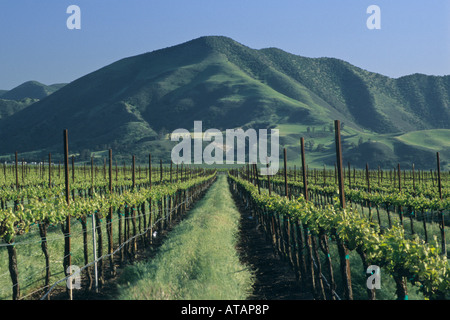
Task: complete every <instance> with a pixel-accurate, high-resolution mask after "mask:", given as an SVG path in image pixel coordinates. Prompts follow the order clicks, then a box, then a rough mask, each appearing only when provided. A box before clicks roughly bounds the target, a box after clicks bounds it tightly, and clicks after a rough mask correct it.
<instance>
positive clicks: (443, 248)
mask: <svg viewBox="0 0 450 320" xmlns="http://www.w3.org/2000/svg"><path fill="white" fill-rule="evenodd" d="M436 160H437V172H438V189H439V199H440V200H442V185H441V165H440V159H439V152H437V153H436ZM440 214H441V225H440V229H441V238H442V240H441V241H442V255H444V256H447V247H446V243H445V218H444V211H442V210H441V212H440Z"/></svg>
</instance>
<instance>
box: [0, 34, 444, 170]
mask: <svg viewBox="0 0 450 320" xmlns="http://www.w3.org/2000/svg"><path fill="white" fill-rule="evenodd" d="M8 94H10V92H8ZM449 95H450V76H446V77H434V76H425V75H411V76H407V77H402V78H399V79H392V78H389V77H385V76H383V75H379V74H375V73H370V72H368V71H365V70H363V69H360V68H357V67H355V66H352V65H351V64H349V63H347V62H345V61H341V60H337V59H332V58H317V59H313V58H305V57H301V56H296V55H293V54H290V53H287V52H284V51H282V50H280V49H276V48H268V49H262V50H255V49H251V48H249V47H247V46H245V45H242V44H240V43H237V42H236V41H234V40H232V39H230V38H226V37H201V38H198V39H194V40H192V41H189V42H186V43H183V44H180V45H176V46H173V47H169V48H165V49H161V50H157V51H154V52H149V53H145V54H142V55H138V56H134V57H129V58H125V59H122V60H120V61H117V62H115V63H113V64H111V65H108V66H106V67H104V68H101V69H99V70H97V71H95V72H92V73H90V74H88V75H86V76H84V77H82V78H80V79H77V80H75V81H73V82H72V83H70V84H68V85H66V86H64V87H62V88H60V89H59V90H58V91H56V92H54V93H53V94H51V95H49V96H47V97H45V98H43V99H42V100H41V101H39V102H37V103H34V104H32V105H31V106H29V107H28V108H25V109H23V110H22V111H20V112H18V113H16V114H14V115H12V116H10V117H8V119H7V120H6V119H5V120H0V150H1V152H2V154H11V153H13V152H14V151H16V150H18V151H20V152H34V153H33V155H36V156H39V157H42V156H44V155H45V153H46V152H49V151H52V150H53V151H54V152H55V151H56V152H57V153H60V149H61V147H60V146H61V139H62V138H61V136H62V130H63V129H65V128H67V129H69V137H70V138H69V139H70V147H71V150H72V151H73V152H76V153H82V154H84V155H86V154H87V155H89V154H90V152H94V151H102V150H105V149H107V148H113V149H114V152H115V154H116V155H119V156H120V155H122V156H123V157H125V159H128V158H129V157H130V154H131V153H133V154H136V155H137V156H138V158H139V157H142V158H143V159H145V157H146V155H148V152H150V151H152V154H157V156H159V157H161V158H164V160H165V161H168V160H169V159H170V150H171V148H172V146H173V145H174V143H172V142H170V141H168V140H167V133H170V132H172V131H173V130H175V129H178V128H185V129H188V130H192V129H193V123H194V121H195V120H202V121H203V129H204V130H206V129H207V128H217V129H220V130H225V129H227V128H236V127H243V128H250V127H253V128H269V127H276V126H279V127H280V128H289V126H290V128H291V129H293V130H294V131H295V130H298V131H296V132H293V133H292V134H293V135H294V136H291V137H286V138H285V140H284V141H283V144H284V145H285V146H287V147H289V148H290V150H291V151H292V152H295V150H296V148H298V143H297V142H296V141H298V139H297V138H298V137H299V135H301V134H303V133H304V132H306V128H307V127H311V128H316V129H317V130H316V131H315V132H314V135H311V134H312V133H311V132H310V135H309V136H308V139H310V140H313V141H314V146H312V147H311V157H310V158H311V159H312V161H313V163H314V164H317V165H322V163H332V161H333V158H332V157H331V155H332V152H333V144H332V143H333V140H332V133H331V132H330V131H329V130H327V128H328V126H330V125H332V124H333V120H335V119H339V120H341V121H342V122H343V123H345V132H344V134H345V137H344V142H345V143H346V150H347V151H348V154H358V155H360V156H361V155H364V154H366V153H365V149H363V148H360V149H361V150H359V149H358V147H361V146H358V145H357V143H356V142H357V141H358V140H359V138H361V137H362V138H363V139H369V138H370V139H371V140H380V141H378V143H377V145H376V146H377V148H378V149H379V150H384V151H387V149H386V147H387V148H390V150H392V152H393V153H392V154H391V156H390V161H391V162H392V163H394V162H396V161H403V158H405V157H404V155H403V152H397V151H396V150H402V148H398V147H396V148H394V145H401V146H403V145H407V146H412V148H413V149H414V147H415V146H414V145H412V144H410V143H407V142H405V141H401V140H399V139H396V138H395V137H396V136H398V135H401V134H404V133H407V132H412V131H416V130H431V129H450V108H449V101H450V99H449ZM319 128H320V129H319ZM323 128H325V130H323ZM319 130H323V131H327V132H328V133H326V134H325V132H324V133H323V134H322V135H320V137H318V136H317V135H318V134H319ZM281 134H282V135H284V132H283V131H282V132H281ZM319 145H320V149H319V150H317V147H318V146H319ZM443 147H444V146H443ZM436 148H437V149H439V143H438V146H436ZM369 149H370V148H369ZM319 151H320V152H319ZM433 151H434V150H433ZM352 152H353V153H352ZM430 152H431V151H430ZM297 154H298V153H297ZM360 156H359V157H360ZM297 158H298V157H297ZM292 159H293V161H297V160H295V159H296V157H295V156H294V157H292ZM355 159H359V158H358V157H357V156H355V158H354V159H352V158H350V160H351V161H353V160H355ZM81 160H82V159H81ZM350 160H349V161H350ZM354 162H357V161H354ZM391 162H390V163H389V165H390V164H391ZM358 164H359V162H358ZM374 165H375V164H374Z"/></svg>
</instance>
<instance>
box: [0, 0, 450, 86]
mask: <svg viewBox="0 0 450 320" xmlns="http://www.w3.org/2000/svg"><path fill="white" fill-rule="evenodd" d="M72 4H74V5H78V6H79V7H80V9H81V30H69V29H67V27H66V20H67V18H68V17H69V14H67V13H66V9H67V7H68V6H69V5H72ZM372 4H375V5H378V6H379V7H380V9H381V29H380V30H369V29H368V28H367V27H366V20H367V18H368V17H369V14H367V13H366V9H367V7H368V6H369V5H372ZM204 35H224V36H228V37H231V38H233V39H234V40H236V41H238V42H240V43H242V44H245V45H247V46H249V47H251V48H255V49H260V48H265V47H278V48H280V49H283V50H285V51H288V52H291V53H294V54H298V55H302V56H307V57H335V58H339V59H343V60H346V61H348V62H350V63H352V64H354V65H356V66H359V67H361V68H363V69H366V70H369V71H373V72H378V73H381V74H384V75H387V76H391V77H400V76H403V75H408V74H412V73H425V74H431V75H449V74H450V0H433V1H430V0H428V1H426V0H410V1H406V0H395V1H393V0H371V1H366V0H340V1H336V0H127V1H124V0H120V1H119V0H70V1H67V0H41V1H36V0H1V1H0V89H11V88H13V87H15V86H17V85H19V84H21V83H23V82H25V81H28V80H37V81H40V82H43V83H45V84H52V83H59V82H70V81H73V80H75V79H77V78H79V77H81V76H83V75H86V74H88V73H90V72H92V71H95V70H97V69H99V68H101V67H104V66H106V65H108V64H110V63H112V62H114V61H117V60H119V59H121V58H124V57H128V56H133V55H137V54H141V53H144V52H149V51H153V50H157V49H160V48H164V47H168V46H172V45H176V44H179V43H182V42H185V41H189V40H191V39H194V38H197V37H200V36H204Z"/></svg>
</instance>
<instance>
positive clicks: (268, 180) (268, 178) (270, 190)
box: [266, 161, 272, 196]
mask: <svg viewBox="0 0 450 320" xmlns="http://www.w3.org/2000/svg"><path fill="white" fill-rule="evenodd" d="M266 168H267V170H269V161H267V164H266ZM267 185H268V188H269V196H271V195H272V187H271V186H270V174H268V175H267Z"/></svg>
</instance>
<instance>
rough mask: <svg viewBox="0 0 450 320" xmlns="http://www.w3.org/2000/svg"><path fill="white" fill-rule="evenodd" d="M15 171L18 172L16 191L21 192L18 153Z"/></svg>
mask: <svg viewBox="0 0 450 320" xmlns="http://www.w3.org/2000/svg"><path fill="white" fill-rule="evenodd" d="M15 170H16V190H19V173H18V171H19V160H18V158H17V151H16V167H15Z"/></svg>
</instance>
